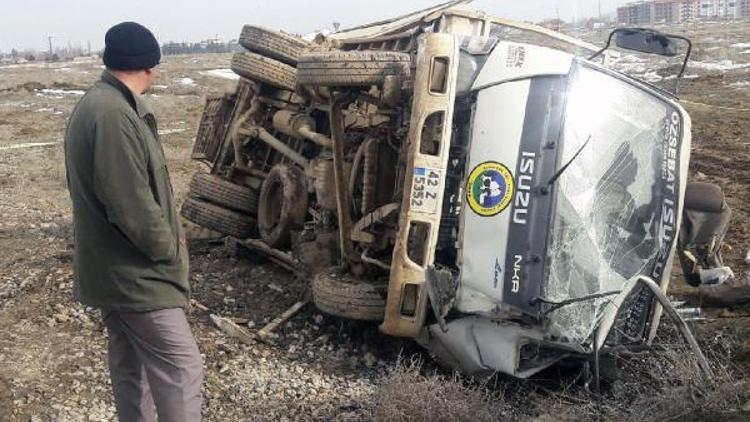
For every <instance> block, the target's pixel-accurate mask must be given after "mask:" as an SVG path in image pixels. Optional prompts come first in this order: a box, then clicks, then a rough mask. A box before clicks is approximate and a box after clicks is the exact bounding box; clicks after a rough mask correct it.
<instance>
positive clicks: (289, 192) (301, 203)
mask: <svg viewBox="0 0 750 422" xmlns="http://www.w3.org/2000/svg"><path fill="white" fill-rule="evenodd" d="M306 215H307V186H306V184H305V174H304V173H303V172H302V170H300V169H298V168H297V167H292V166H288V165H286V164H278V165H276V166H274V168H272V169H271V171H270V172H269V173H268V177H266V180H264V181H263V186H261V188H260V204H259V205H258V229H259V231H260V237H261V239H263V241H264V242H266V244H268V245H269V246H271V247H273V248H283V247H286V246H288V245H289V240H290V233H291V231H292V230H294V229H299V228H302V225H303V224H304V223H305V216H306Z"/></svg>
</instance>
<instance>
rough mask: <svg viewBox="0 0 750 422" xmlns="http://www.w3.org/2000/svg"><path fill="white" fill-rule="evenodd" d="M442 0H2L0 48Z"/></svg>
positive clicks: (318, 17) (300, 24)
mask: <svg viewBox="0 0 750 422" xmlns="http://www.w3.org/2000/svg"><path fill="white" fill-rule="evenodd" d="M600 1H601V8H602V13H603V14H607V13H612V12H614V11H615V9H616V7H617V6H619V5H621V4H623V3H625V2H626V1H625V0H579V1H574V0H476V1H475V2H474V3H472V4H470V7H471V8H473V9H480V10H484V11H485V12H488V13H490V14H493V15H496V16H503V17H508V18H513V19H520V20H530V21H540V20H542V19H545V18H553V17H556V16H557V14H558V13H559V16H560V18H561V19H564V20H572V19H576V18H580V17H589V16H598V7H599V6H598V5H599V2H600ZM441 2H442V1H440V0H368V1H362V0H0V51H4V52H8V51H10V49H11V48H17V49H19V50H23V49H36V50H46V49H47V48H48V40H47V37H48V36H51V37H52V42H53V44H54V45H57V46H66V45H68V44H70V45H72V46H81V47H84V48H85V47H86V46H87V43H89V42H90V43H91V47H92V49H93V50H98V49H100V48H102V47H103V46H104V34H105V32H106V31H107V29H108V28H109V27H111V26H112V25H114V24H117V23H119V22H122V21H126V20H130V21H136V22H139V23H142V24H144V25H146V26H147V27H149V28H150V29H151V30H152V31H153V32H154V34H155V35H156V36H157V38H158V39H159V41H160V42H162V43H164V42H168V41H188V42H194V41H200V40H203V39H207V38H214V37H218V38H220V39H223V40H230V39H234V38H237V37H238V35H239V32H240V29H241V28H242V25H243V24H246V23H253V24H259V25H264V26H268V27H272V28H278V29H283V30H285V31H288V32H292V33H309V32H312V31H314V30H316V29H320V28H324V27H330V24H331V22H333V21H337V22H340V23H341V27H342V28H347V27H350V26H355V25H360V24H364V23H368V22H372V21H376V20H380V19H385V18H389V17H393V16H397V15H399V14H404V13H408V12H411V11H415V10H419V9H423V8H426V7H429V6H432V5H435V4H438V3H441Z"/></svg>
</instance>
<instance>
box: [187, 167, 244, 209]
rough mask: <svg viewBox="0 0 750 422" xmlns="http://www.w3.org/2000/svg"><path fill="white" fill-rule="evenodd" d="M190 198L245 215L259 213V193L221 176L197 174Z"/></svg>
mask: <svg viewBox="0 0 750 422" xmlns="http://www.w3.org/2000/svg"><path fill="white" fill-rule="evenodd" d="M190 196H191V197H193V198H198V199H204V200H206V201H208V202H211V203H213V204H216V205H219V206H222V207H224V208H229V209H231V210H233V211H238V212H241V213H245V214H252V215H256V214H257V213H258V191H257V190H255V189H252V188H249V187H247V186H242V185H238V184H235V183H232V182H230V181H228V180H224V179H222V178H221V177H219V176H215V175H213V174H208V173H196V174H195V176H193V180H191V181H190Z"/></svg>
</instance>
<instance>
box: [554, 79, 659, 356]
mask: <svg viewBox="0 0 750 422" xmlns="http://www.w3.org/2000/svg"><path fill="white" fill-rule="evenodd" d="M569 86H570V89H569V94H568V95H569V96H568V102H567V107H566V111H565V124H564V128H563V131H564V132H563V137H564V140H563V151H562V156H561V157H560V160H559V162H560V163H566V162H568V161H569V160H570V159H571V158H572V157H573V156H574V155H575V154H576V152H578V151H579V150H580V155H579V156H578V157H576V158H575V159H574V160H573V161H572V163H571V164H570V167H569V168H568V169H567V170H565V171H564V172H563V174H562V175H561V176H560V178H559V180H558V181H557V183H556V185H555V190H556V198H555V201H556V205H555V212H554V217H553V223H552V233H551V238H550V247H549V248H548V256H547V265H548V266H547V269H546V271H547V277H546V278H547V280H548V282H547V286H546V291H545V297H546V298H547V299H549V300H552V301H563V300H568V299H576V298H584V297H586V296H589V295H592V294H596V293H602V292H610V291H617V290H620V289H621V287H622V285H623V284H624V283H625V282H626V281H627V280H628V279H630V278H632V277H633V276H635V275H637V274H641V273H645V272H647V271H648V268H649V267H650V265H652V264H653V259H654V257H655V256H656V255H657V253H658V250H659V242H658V233H657V232H658V219H659V215H660V214H659V206H658V204H659V203H660V196H661V189H660V188H661V179H660V171H661V168H660V166H661V162H662V160H661V156H660V155H661V154H662V148H661V145H662V139H663V137H664V125H665V122H666V121H667V116H668V115H669V112H670V107H669V106H668V105H667V104H666V103H665V102H663V101H661V100H659V99H657V98H656V97H654V96H651V95H649V94H648V93H646V92H643V91H641V90H639V89H637V88H636V87H635V86H633V85H631V84H629V83H627V82H625V81H622V80H619V79H616V78H614V77H611V76H609V75H607V74H605V73H603V72H601V71H598V70H595V69H593V68H589V67H586V66H585V65H578V66H577V67H576V68H574V70H573V71H572V74H571V80H570V85H569ZM589 138H590V142H589V144H588V145H587V146H586V147H585V148H583V149H581V147H582V145H583V144H584V143H585V142H586V140H587V139H589ZM610 299H611V298H597V299H589V300H585V299H583V300H581V301H580V302H576V303H574V304H571V305H569V306H565V307H562V308H560V309H557V310H555V311H553V312H551V313H550V314H549V321H550V323H551V328H552V330H553V332H555V331H556V332H558V333H559V335H561V336H565V337H568V338H570V339H573V340H577V341H583V340H585V339H586V338H587V337H588V336H589V335H590V334H591V332H592V330H593V328H594V327H595V325H596V321H597V319H598V317H599V316H600V311H601V310H602V309H603V307H604V305H605V304H606V303H607V301H608V300H610Z"/></svg>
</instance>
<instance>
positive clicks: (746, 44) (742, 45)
mask: <svg viewBox="0 0 750 422" xmlns="http://www.w3.org/2000/svg"><path fill="white" fill-rule="evenodd" d="M730 47H732V48H750V42H738V43H734V44H732V45H730Z"/></svg>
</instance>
